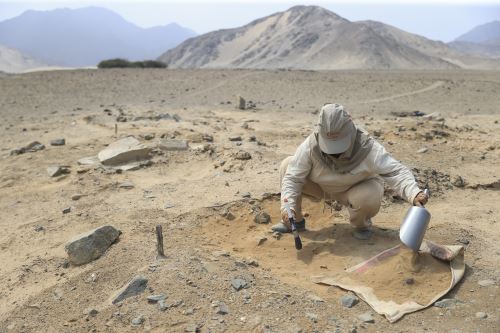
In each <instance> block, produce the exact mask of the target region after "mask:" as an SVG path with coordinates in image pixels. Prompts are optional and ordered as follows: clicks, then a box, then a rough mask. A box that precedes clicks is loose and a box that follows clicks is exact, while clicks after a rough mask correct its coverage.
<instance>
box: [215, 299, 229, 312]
mask: <svg viewBox="0 0 500 333" xmlns="http://www.w3.org/2000/svg"><path fill="white" fill-rule="evenodd" d="M228 313H229V308H228V307H227V305H226V304H225V303H224V302H220V303H219V306H218V307H217V314H221V315H225V314H228Z"/></svg>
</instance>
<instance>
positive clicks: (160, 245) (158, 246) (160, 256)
mask: <svg viewBox="0 0 500 333" xmlns="http://www.w3.org/2000/svg"><path fill="white" fill-rule="evenodd" d="M156 250H157V251H158V256H157V258H158V259H164V258H166V257H165V252H164V251H163V230H162V227H161V224H158V225H157V226H156Z"/></svg>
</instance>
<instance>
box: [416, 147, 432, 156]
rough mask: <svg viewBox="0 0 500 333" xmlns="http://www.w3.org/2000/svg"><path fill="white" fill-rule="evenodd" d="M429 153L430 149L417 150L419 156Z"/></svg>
mask: <svg viewBox="0 0 500 333" xmlns="http://www.w3.org/2000/svg"><path fill="white" fill-rule="evenodd" d="M427 151H429V148H427V147H423V148H420V149H419V150H417V154H424V153H427Z"/></svg>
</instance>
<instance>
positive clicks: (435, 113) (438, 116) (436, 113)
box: [422, 112, 444, 121]
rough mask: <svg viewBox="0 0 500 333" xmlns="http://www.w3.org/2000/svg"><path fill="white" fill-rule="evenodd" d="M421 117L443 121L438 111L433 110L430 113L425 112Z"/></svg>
mask: <svg viewBox="0 0 500 333" xmlns="http://www.w3.org/2000/svg"><path fill="white" fill-rule="evenodd" d="M422 118H424V119H427V120H436V121H443V120H444V118H443V117H442V116H441V113H439V112H433V113H430V114H427V115H425V116H423V117H422Z"/></svg>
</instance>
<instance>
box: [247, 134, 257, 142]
mask: <svg viewBox="0 0 500 333" xmlns="http://www.w3.org/2000/svg"><path fill="white" fill-rule="evenodd" d="M248 141H250V142H256V141H257V137H256V136H255V135H250V137H249V138H248Z"/></svg>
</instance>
